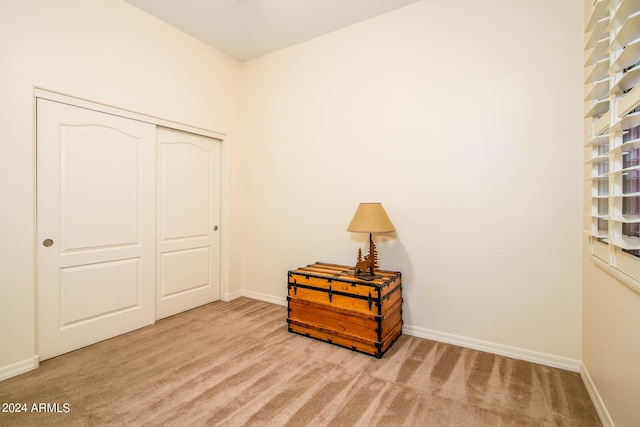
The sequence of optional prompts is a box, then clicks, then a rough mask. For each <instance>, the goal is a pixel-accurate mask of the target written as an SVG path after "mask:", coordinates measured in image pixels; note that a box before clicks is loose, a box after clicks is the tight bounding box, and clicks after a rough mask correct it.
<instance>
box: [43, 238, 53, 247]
mask: <svg viewBox="0 0 640 427" xmlns="http://www.w3.org/2000/svg"><path fill="white" fill-rule="evenodd" d="M52 245H53V240H51V239H46V240H45V241H44V242H42V246H44V247H45V248H48V247H49V246H52Z"/></svg>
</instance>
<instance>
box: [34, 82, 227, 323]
mask: <svg viewBox="0 0 640 427" xmlns="http://www.w3.org/2000/svg"><path fill="white" fill-rule="evenodd" d="M33 95H34V98H33V102H34V109H35V103H36V100H37V99H38V98H40V99H48V100H50V101H55V102H60V103H63V104H68V105H73V106H75V107H81V108H85V109H88V110H94V111H98V112H101V113H106V114H111V115H114V116H119V117H124V118H127V119H132V120H137V121H141V122H146V123H150V124H153V125H155V126H156V127H157V126H162V127H166V128H169V129H175V130H179V131H183V132H189V133H193V134H196V135H202V136H206V137H209V138H214V139H217V140H219V141H220V144H221V146H220V299H221V300H222V301H229V299H230V294H229V257H228V254H229V250H228V248H229V243H228V238H229V231H228V227H227V225H228V224H229V222H228V218H229V212H228V206H229V205H228V194H229V193H228V182H229V180H228V172H229V168H228V154H227V153H228V150H227V143H228V136H227V134H225V133H222V132H216V131H212V130H208V129H203V128H200V127H197V126H191V125H188V124H185V123H179V122H175V121H172V120H167V119H163V118H161V117H155V116H151V115H148V114H143V113H139V112H136V111H132V110H127V109H124V108H119V107H115V106H111V105H107V104H101V103H98V102H94V101H90V100H87V99H83V98H78V97H75V96H70V95H66V94H63V93H60V92H55V91H52V90H48V89H44V88H40V87H34V88H33ZM34 111H35V110H34ZM34 180H35V177H34ZM34 182H35V181H34ZM36 234H37V230H36ZM36 280H37V279H36ZM36 314H37V313H36ZM36 322H37V320H36Z"/></svg>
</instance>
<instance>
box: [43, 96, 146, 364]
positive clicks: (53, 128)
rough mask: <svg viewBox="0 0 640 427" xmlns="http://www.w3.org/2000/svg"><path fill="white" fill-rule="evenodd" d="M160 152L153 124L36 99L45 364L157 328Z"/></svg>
mask: <svg viewBox="0 0 640 427" xmlns="http://www.w3.org/2000/svg"><path fill="white" fill-rule="evenodd" d="M155 147H156V145H155V126H154V125H151V124H148V123H143V122H139V121H135V120H130V119H125V118H122V117H118V116H113V115H109V114H105V113H99V112H96V111H91V110H87V109H83V108H79V107H73V106H70V105H66V104H62V103H57V102H53V101H48V100H42V99H38V100H37V221H38V227H37V238H38V246H37V247H38V249H37V262H38V299H37V301H38V345H39V353H40V358H41V359H42V360H44V359H48V358H50V357H54V356H57V355H59V354H62V353H66V352H68V351H71V350H75V349H77V348H79V347H82V346H85V345H89V344H92V343H95V342H98V341H101V340H104V339H107V338H110V337H113V336H115V335H119V334H122V333H124V332H128V331H131V330H133V329H136V328H139V327H142V326H145V325H148V324H151V323H153V321H154V292H155V285H154V278H155V250H154V249H155V224H154V218H155ZM47 239H49V242H47V245H45V244H44V243H45V241H46V240H47ZM49 243H51V244H49Z"/></svg>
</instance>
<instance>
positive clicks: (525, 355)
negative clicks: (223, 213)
mask: <svg viewBox="0 0 640 427" xmlns="http://www.w3.org/2000/svg"><path fill="white" fill-rule="evenodd" d="M241 293H242V296H245V297H247V298H252V299H256V300H259V301H265V302H270V303H273V304H278V305H287V299H286V298H284V297H274V296H273V295H268V294H263V293H260V292H253V291H246V290H243V291H242V292H241ZM402 332H403V333H405V334H407V335H412V336H414V337H418V338H426V339H429V340H433V341H440V342H443V343H447V344H453V345H459V346H461V347H468V348H472V349H474V350H480V351H486V352H488V353H493V354H498V355H501V356H505V357H511V358H513V359H520V360H526V361H529V362H533V363H539V364H541V365H545V366H551V367H553V368H560V369H565V370H568V371H573V372H580V360H576V359H569V358H566V357H560V356H555V355H552V354H547V353H540V352H536V351H531V350H525V349H521V348H516V347H510V346H506V345H502V344H496V343H492V342H487V341H481V340H476V339H473V338H467V337H461V336H458V335H452V334H446V333H443V332H437V331H432V330H429V329H423V328H418V327H415V326H411V325H406V324H405V325H404V326H403V327H402Z"/></svg>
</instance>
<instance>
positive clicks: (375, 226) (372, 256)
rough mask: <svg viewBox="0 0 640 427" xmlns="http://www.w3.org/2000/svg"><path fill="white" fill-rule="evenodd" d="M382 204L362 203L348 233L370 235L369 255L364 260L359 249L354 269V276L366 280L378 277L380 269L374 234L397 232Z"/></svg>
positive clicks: (348, 228)
mask: <svg viewBox="0 0 640 427" xmlns="http://www.w3.org/2000/svg"><path fill="white" fill-rule="evenodd" d="M395 230H396V229H395V227H394V226H393V224H392V223H391V220H390V219H389V216H388V215H387V212H386V211H385V210H384V208H383V207H382V203H360V205H359V206H358V209H356V213H355V214H354V215H353V218H352V219H351V222H350V223H349V227H347V231H351V232H354V233H369V255H366V256H365V257H364V258H362V249H358V259H357V262H356V266H355V268H354V271H353V273H354V275H355V276H358V277H360V278H362V279H365V280H371V279H374V278H375V277H376V275H375V270H376V268H378V254H377V252H376V246H375V245H374V244H373V233H390V232H392V231H395Z"/></svg>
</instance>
